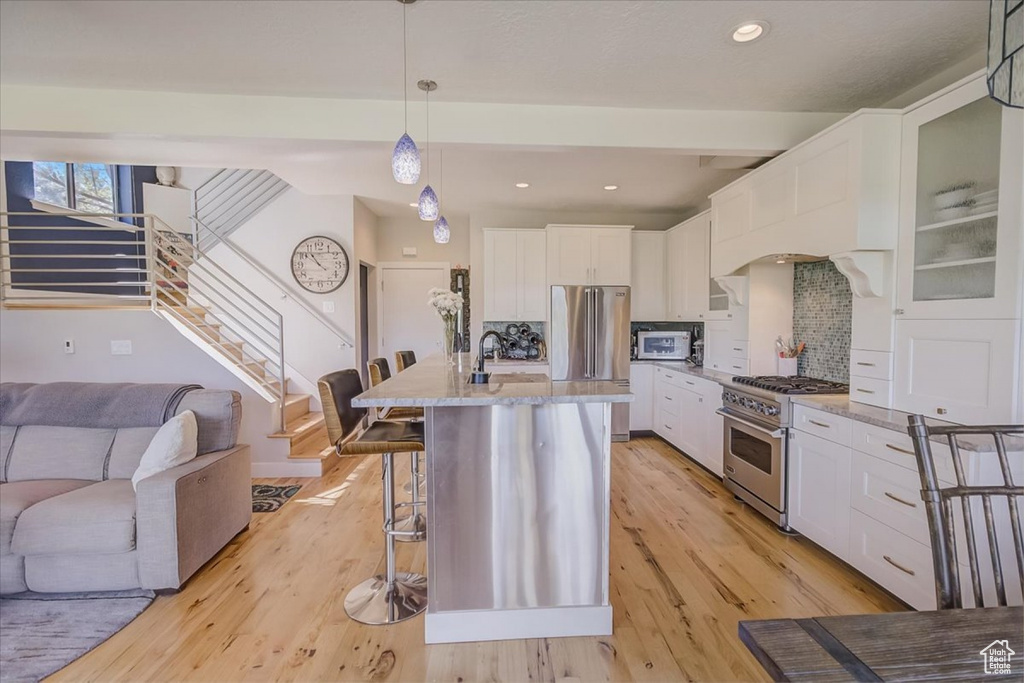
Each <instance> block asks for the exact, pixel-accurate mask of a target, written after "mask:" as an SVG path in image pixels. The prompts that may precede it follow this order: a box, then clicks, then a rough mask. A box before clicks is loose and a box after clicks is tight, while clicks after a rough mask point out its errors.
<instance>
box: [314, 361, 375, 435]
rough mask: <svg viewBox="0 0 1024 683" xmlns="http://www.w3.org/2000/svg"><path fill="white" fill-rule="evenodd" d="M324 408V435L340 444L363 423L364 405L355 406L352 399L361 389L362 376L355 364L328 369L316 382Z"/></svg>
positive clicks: (365, 411) (364, 415)
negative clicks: (352, 366)
mask: <svg viewBox="0 0 1024 683" xmlns="http://www.w3.org/2000/svg"><path fill="white" fill-rule="evenodd" d="M316 386H317V389H318V390H319V392H320V405H322V406H323V410H324V423H325V424H326V426H327V438H328V439H330V441H331V445H332V446H334V447H335V448H339V447H340V445H341V444H342V443H343V442H344V441H346V440H347V439H349V438H350V437H351V436H352V435H353V434H354V433H355V432H356V431H357V430H358V429H359V428H360V427H361V426H362V424H363V419H364V418H365V417H366V413H367V410H366V408H354V407H353V406H352V399H353V398H355V397H356V396H358V395H359V394H361V393H363V380H362V378H361V377H360V376H359V372H358V371H357V370H355V368H351V369H348V370H338V371H337V372H331V373H328V374H326V375H324V376H323V377H321V378H320V379H319V380H317V383H316Z"/></svg>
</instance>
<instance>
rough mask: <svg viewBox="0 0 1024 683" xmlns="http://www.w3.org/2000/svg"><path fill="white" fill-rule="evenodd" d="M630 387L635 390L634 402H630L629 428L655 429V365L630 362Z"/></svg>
mask: <svg viewBox="0 0 1024 683" xmlns="http://www.w3.org/2000/svg"><path fill="white" fill-rule="evenodd" d="M629 389H630V391H632V392H633V402H632V403H630V404H629V430H630V431H632V432H636V431H648V430H651V429H654V366H653V365H650V364H648V363H632V364H630V366H629Z"/></svg>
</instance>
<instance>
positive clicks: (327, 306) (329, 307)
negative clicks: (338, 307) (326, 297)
mask: <svg viewBox="0 0 1024 683" xmlns="http://www.w3.org/2000/svg"><path fill="white" fill-rule="evenodd" d="M321 305H322V306H323V309H324V313H334V302H333V301H325V302H323V303H322V304H321Z"/></svg>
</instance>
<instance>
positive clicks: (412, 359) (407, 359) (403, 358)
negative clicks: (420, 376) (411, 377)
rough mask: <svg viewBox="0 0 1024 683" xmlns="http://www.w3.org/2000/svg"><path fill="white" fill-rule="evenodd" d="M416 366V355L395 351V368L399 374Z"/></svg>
mask: <svg viewBox="0 0 1024 683" xmlns="http://www.w3.org/2000/svg"><path fill="white" fill-rule="evenodd" d="M413 365H416V353H415V352H413V351H395V367H396V368H398V371H399V372H402V371H403V370H405V369H406V368H408V367H410V366H413Z"/></svg>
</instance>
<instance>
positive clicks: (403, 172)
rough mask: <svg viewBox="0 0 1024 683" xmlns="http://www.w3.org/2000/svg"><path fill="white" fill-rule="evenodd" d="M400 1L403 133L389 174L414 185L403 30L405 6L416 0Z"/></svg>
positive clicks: (416, 157) (416, 170) (416, 166)
mask: <svg viewBox="0 0 1024 683" xmlns="http://www.w3.org/2000/svg"><path fill="white" fill-rule="evenodd" d="M398 2H400V3H402V99H403V100H404V102H405V133H403V134H402V137H400V138H398V142H397V143H395V150H394V151H393V152H392V153H391V175H393V176H394V178H395V180H397V181H398V182H400V183H401V184H403V185H415V184H416V182H417V181H419V179H420V151H419V149H417V148H416V143H415V142H414V141H413V139H412V137H410V135H409V93H408V87H407V85H406V84H407V83H408V80H407V79H408V77H409V56H408V45H407V43H408V38H407V34H406V30H405V6H406V5H411V4H412V3H414V2H416V0H398Z"/></svg>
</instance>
